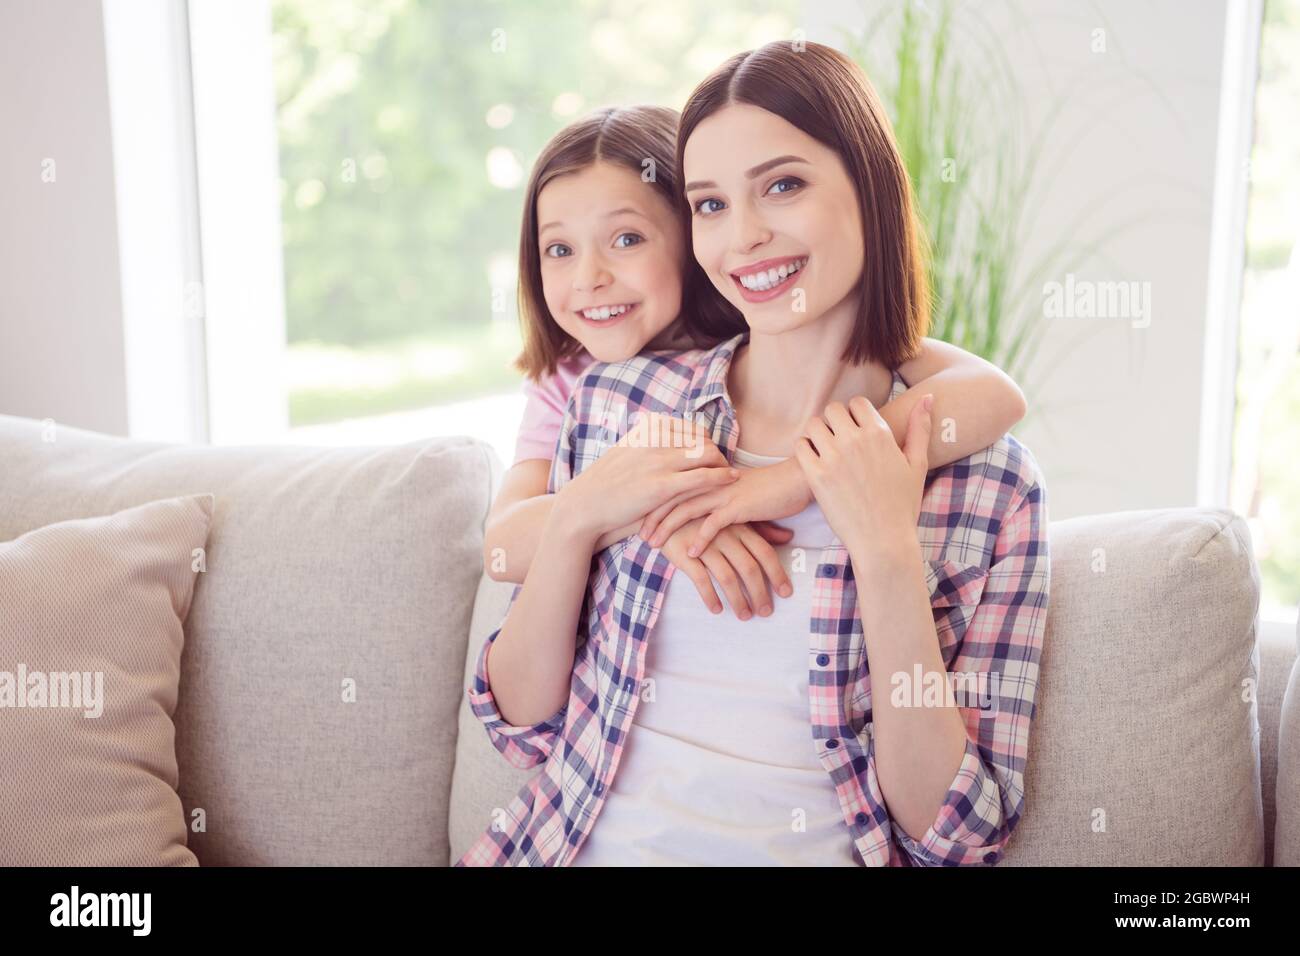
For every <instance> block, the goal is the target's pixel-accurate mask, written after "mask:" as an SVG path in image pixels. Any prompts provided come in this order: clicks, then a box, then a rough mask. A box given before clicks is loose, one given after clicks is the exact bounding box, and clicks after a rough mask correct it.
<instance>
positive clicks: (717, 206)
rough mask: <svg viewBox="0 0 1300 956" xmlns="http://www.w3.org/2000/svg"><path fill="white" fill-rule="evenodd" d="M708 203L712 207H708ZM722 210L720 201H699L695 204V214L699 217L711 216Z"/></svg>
mask: <svg viewBox="0 0 1300 956" xmlns="http://www.w3.org/2000/svg"><path fill="white" fill-rule="evenodd" d="M710 203H712V204H713V205H712V206H710ZM722 208H723V202H722V200H721V199H701V200H700V201H699V202H697V203H696V204H695V213H696V215H699V216H711V215H713V213H715V212H718V211H719V210H721V209H722Z"/></svg>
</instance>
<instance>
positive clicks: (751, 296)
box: [682, 103, 864, 334]
mask: <svg viewBox="0 0 1300 956" xmlns="http://www.w3.org/2000/svg"><path fill="white" fill-rule="evenodd" d="M683 167H684V169H683V177H682V178H683V179H684V180H685V181H686V198H687V202H688V203H689V204H690V207H691V237H692V242H693V245H694V251H695V258H696V261H698V262H699V264H700V267H701V268H702V269H703V270H704V271H705V273H707V274H708V277H709V281H711V282H712V283H713V285H714V286H715V287H716V288H717V289H718V291H719V292H721V293H722V295H723V296H724V297H725V298H726V299H727V301H729V302H730V303H731V304H732V305H734V306H735V307H736V308H737V309H739V310H740V312H741V314H742V315H743V316H744V317H745V322H746V323H747V324H748V325H749V327H750V328H751V329H753V330H755V331H759V332H765V333H769V334H775V333H779V332H783V331H787V330H789V329H793V328H798V327H799V326H803V325H808V324H809V323H812V322H814V321H816V320H817V319H819V318H821V317H822V316H823V315H825V314H826V313H827V312H828V311H830V310H831V309H833V308H834V307H835V306H837V305H839V304H840V303H841V302H843V301H845V299H847V298H849V297H850V296H854V295H855V294H856V293H857V291H858V285H859V282H860V280H861V278H862V264H863V255H864V244H863V238H862V217H861V213H860V211H859V205H858V197H857V193H856V190H855V189H854V187H853V182H852V180H851V179H850V178H849V175H848V172H847V171H846V170H845V168H844V164H843V163H842V162H841V161H840V158H839V155H838V154H837V153H836V152H835V151H834V150H833V149H831V148H830V147H828V146H825V145H823V144H822V143H820V142H818V141H817V140H815V139H813V138H812V137H811V136H809V135H808V134H807V133H805V132H804V131H803V130H801V129H799V128H798V127H796V126H794V125H792V124H790V123H788V122H786V121H785V120H784V119H782V118H781V117H779V116H777V115H776V114H775V113H770V112H768V111H767V110H765V109H762V108H761V107H757V106H751V105H749V104H746V103H732V104H730V105H728V106H724V107H723V108H722V109H720V110H719V111H718V112H716V113H714V114H713V115H711V116H709V117H708V118H706V119H704V120H703V121H701V122H700V124H699V125H698V126H696V127H695V129H694V130H693V131H692V132H691V136H690V139H689V140H687V142H686V147H685V150H684V154H683ZM800 291H801V292H802V295H800V294H799V292H800Z"/></svg>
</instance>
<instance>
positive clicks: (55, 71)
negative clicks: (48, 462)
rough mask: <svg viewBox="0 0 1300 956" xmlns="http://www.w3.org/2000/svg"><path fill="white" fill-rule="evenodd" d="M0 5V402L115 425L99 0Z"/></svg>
mask: <svg viewBox="0 0 1300 956" xmlns="http://www.w3.org/2000/svg"><path fill="white" fill-rule="evenodd" d="M2 17H3V19H2V21H0V24H2V25H0V413H3V414H9V415H23V416H27V417H29V418H38V419H44V418H52V419H54V420H56V421H58V422H60V423H63V424H68V425H74V426H79V427H83V428H92V429H95V430H98V431H104V432H110V433H114V434H120V435H124V434H126V432H127V404H126V374H125V370H124V358H123V335H122V303H121V294H120V290H119V285H118V256H117V222H116V219H115V215H114V198H113V154H112V141H111V136H110V133H109V116H108V88H107V82H106V73H105V56H104V27H103V18H102V14H101V10H100V5H99V3H97V2H86V0H8V2H6V3H5V5H4V11H3V15H2ZM51 164H52V165H51ZM51 176H52V177H53V178H52V181H49V182H46V181H44V179H49V178H50V177H51Z"/></svg>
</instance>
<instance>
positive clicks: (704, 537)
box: [686, 508, 733, 558]
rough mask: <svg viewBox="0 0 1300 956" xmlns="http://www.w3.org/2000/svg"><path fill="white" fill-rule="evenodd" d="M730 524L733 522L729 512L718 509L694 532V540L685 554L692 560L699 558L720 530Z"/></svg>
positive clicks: (724, 509)
mask: <svg viewBox="0 0 1300 956" xmlns="http://www.w3.org/2000/svg"><path fill="white" fill-rule="evenodd" d="M731 524H733V521H732V517H731V512H730V511H729V510H728V509H726V508H719V509H718V510H717V511H714V512H712V513H711V514H710V515H709V516H708V517H707V518H705V519H704V523H703V524H701V525H700V527H699V529H698V530H697V531H696V532H695V540H694V541H692V542H691V546H690V548H689V549H688V550H687V552H686V553H687V554H689V555H690V556H691V557H692V558H695V557H699V556H700V555H701V554H703V553H704V549H705V548H707V547H708V546H709V544H710V543H711V542H712V541H713V539H714V538H716V537H717V536H718V534H719V533H720V532H721V531H722V529H723V528H726V527H728V526H730V525H731Z"/></svg>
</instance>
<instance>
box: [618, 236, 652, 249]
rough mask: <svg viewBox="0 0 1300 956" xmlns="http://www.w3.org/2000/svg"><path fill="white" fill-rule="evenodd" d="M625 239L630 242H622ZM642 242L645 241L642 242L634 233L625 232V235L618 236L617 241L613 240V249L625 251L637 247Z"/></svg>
mask: <svg viewBox="0 0 1300 956" xmlns="http://www.w3.org/2000/svg"><path fill="white" fill-rule="evenodd" d="M625 239H627V240H630V241H629V242H624V241H623V240H625ZM644 241H645V240H644V239H643V238H642V237H641V236H638V235H637V234H636V233H635V232H625V233H622V234H621V235H619V237H618V238H617V239H615V240H614V248H615V249H626V248H628V247H629V246H635V245H637V244H638V243H641V242H644Z"/></svg>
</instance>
